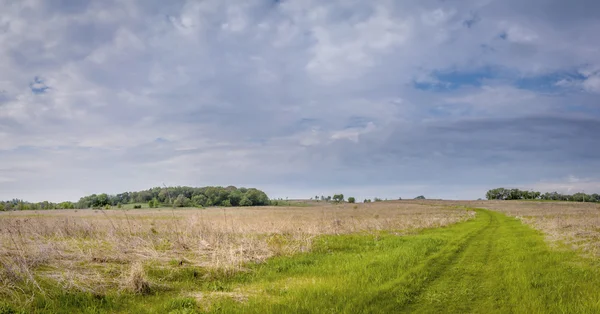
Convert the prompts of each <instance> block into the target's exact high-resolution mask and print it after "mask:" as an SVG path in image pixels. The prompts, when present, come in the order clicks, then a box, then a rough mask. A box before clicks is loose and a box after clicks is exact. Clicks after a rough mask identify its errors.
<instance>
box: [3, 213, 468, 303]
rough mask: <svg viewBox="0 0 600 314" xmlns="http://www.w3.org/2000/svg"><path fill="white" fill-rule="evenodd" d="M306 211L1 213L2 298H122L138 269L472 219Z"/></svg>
mask: <svg viewBox="0 0 600 314" xmlns="http://www.w3.org/2000/svg"><path fill="white" fill-rule="evenodd" d="M314 205H317V206H311V207H306V206H303V207H297V208H296V207H254V208H211V209H195V208H187V209H175V210H173V209H170V208H161V209H141V210H124V209H123V210H118V209H113V210H55V211H22V212H4V213H0V264H1V266H2V270H1V271H2V274H1V275H2V282H1V283H0V284H1V285H0V298H1V299H14V298H17V299H19V298H20V297H22V295H21V294H19V293H18V289H19V288H20V286H21V285H22V284H23V283H27V286H29V287H30V288H31V289H32V290H31V291H32V293H38V294H43V293H45V291H44V289H43V288H42V287H41V285H40V282H46V281H50V282H53V283H54V284H56V285H57V286H58V287H61V289H65V290H74V291H84V292H87V293H92V294H102V293H104V292H105V291H111V290H115V291H118V290H127V289H129V288H131V283H130V277H131V276H130V273H131V271H132V269H135V267H138V268H139V267H140V265H142V267H148V266H152V267H154V268H162V269H171V268H177V267H179V266H183V265H185V266H186V267H198V268H202V269H211V270H216V271H222V272H226V273H234V272H236V271H238V270H240V269H242V268H243V267H244V265H245V264H246V263H248V262H262V261H264V260H265V259H267V258H269V257H272V256H282V255H293V254H296V253H302V252H307V251H309V250H310V249H311V247H312V243H313V239H314V238H315V237H316V236H319V235H323V234H348V233H357V232H359V233H360V232H365V233H377V232H380V231H382V230H396V231H398V232H405V233H410V232H416V231H417V230H420V229H423V228H435V227H439V226H444V225H448V224H452V223H456V222H458V221H463V220H465V219H468V218H470V217H472V216H473V213H472V212H467V211H465V210H460V209H447V208H445V207H443V206H437V205H436V206H429V205H418V204H399V203H372V204H357V205H351V204H345V205H333V204H330V203H317V204H314ZM54 284H51V285H54ZM165 288H168V287H167V286H165ZM134 289H135V287H134ZM130 290H131V289H130ZM27 302H29V300H26V299H22V300H20V302H19V303H22V304H26V303H27Z"/></svg>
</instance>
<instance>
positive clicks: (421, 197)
mask: <svg viewBox="0 0 600 314" xmlns="http://www.w3.org/2000/svg"><path fill="white" fill-rule="evenodd" d="M415 199H416V200H424V199H425V196H423V195H419V196H417V197H415Z"/></svg>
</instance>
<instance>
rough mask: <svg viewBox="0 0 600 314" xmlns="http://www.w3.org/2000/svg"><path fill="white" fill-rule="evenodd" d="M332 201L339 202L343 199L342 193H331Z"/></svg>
mask: <svg viewBox="0 0 600 314" xmlns="http://www.w3.org/2000/svg"><path fill="white" fill-rule="evenodd" d="M333 201H334V202H336V203H340V202H343V201H344V194H335V195H333Z"/></svg>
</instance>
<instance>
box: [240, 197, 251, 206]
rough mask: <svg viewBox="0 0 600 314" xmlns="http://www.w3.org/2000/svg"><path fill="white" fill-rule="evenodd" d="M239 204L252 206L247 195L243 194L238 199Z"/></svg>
mask: <svg viewBox="0 0 600 314" xmlns="http://www.w3.org/2000/svg"><path fill="white" fill-rule="evenodd" d="M240 206H252V201H251V200H250V199H249V198H248V197H247V196H244V197H242V200H241V201H240Z"/></svg>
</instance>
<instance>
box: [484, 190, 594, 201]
mask: <svg viewBox="0 0 600 314" xmlns="http://www.w3.org/2000/svg"><path fill="white" fill-rule="evenodd" d="M485 197H486V198H487V199H488V200H548V201H571V202H600V195H598V194H597V193H594V194H585V193H575V194H572V195H569V194H560V193H558V192H552V193H543V194H542V193H541V192H536V191H525V190H519V189H505V188H497V189H492V190H489V191H487V193H486V194H485Z"/></svg>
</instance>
